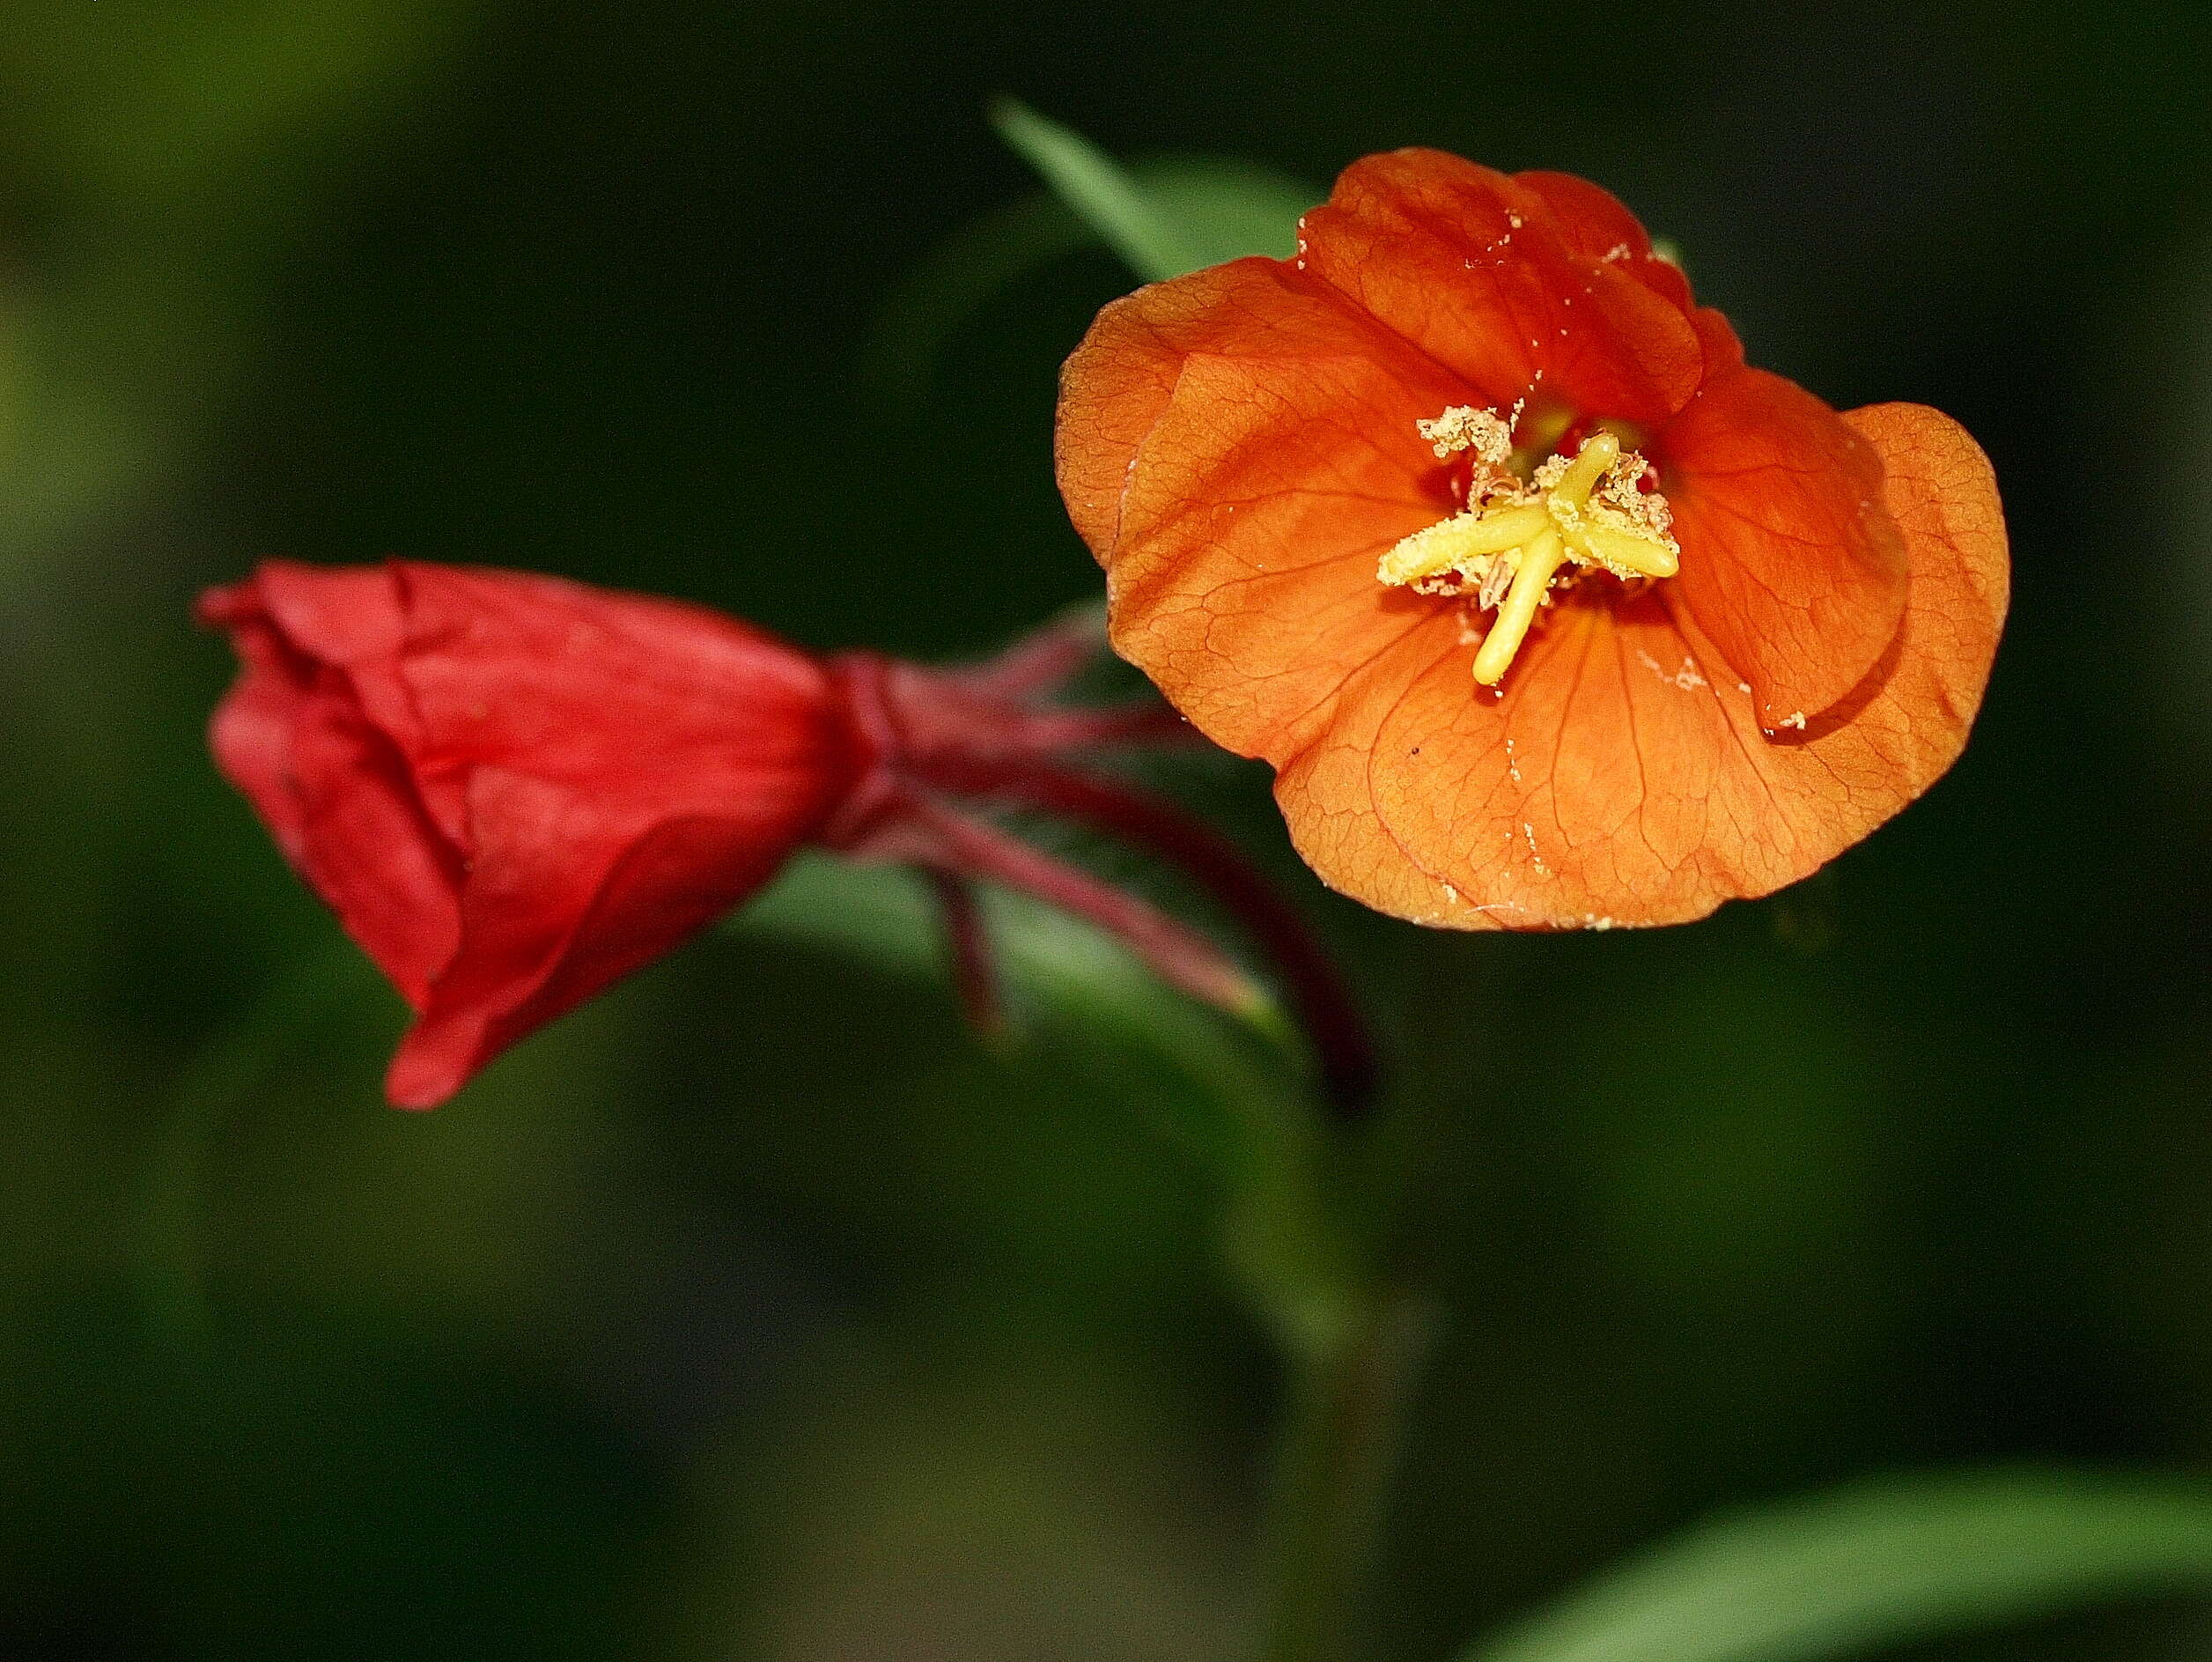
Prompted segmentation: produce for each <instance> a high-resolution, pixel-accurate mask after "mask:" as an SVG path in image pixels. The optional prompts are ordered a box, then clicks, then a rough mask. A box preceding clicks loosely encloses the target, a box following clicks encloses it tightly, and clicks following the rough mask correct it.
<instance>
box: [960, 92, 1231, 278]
mask: <svg viewBox="0 0 2212 1662" xmlns="http://www.w3.org/2000/svg"><path fill="white" fill-rule="evenodd" d="M991 122H992V126H994V127H996V128H997V129H999V137H1001V138H1003V139H1005V140H1006V143H1007V144H1010V145H1012V146H1013V147H1014V150H1016V151H1019V152H1020V153H1021V158H1022V159H1023V160H1025V161H1027V162H1028V163H1029V166H1032V167H1034V168H1036V170H1037V172H1039V173H1040V174H1043V175H1044V182H1045V183H1046V184H1048V185H1050V186H1051V187H1052V189H1053V191H1054V193H1055V194H1056V195H1058V197H1059V198H1060V200H1061V201H1063V202H1065V203H1067V205H1068V206H1069V207H1071V208H1073V210H1074V211H1075V212H1076V214H1077V215H1078V216H1079V217H1080V218H1081V219H1082V220H1083V222H1084V223H1085V224H1087V225H1089V226H1090V227H1091V228H1092V229H1093V230H1095V231H1096V232H1097V233H1098V234H1099V235H1100V236H1102V237H1103V238H1104V239H1105V240H1106V245H1107V246H1108V247H1110V248H1112V249H1113V251H1114V252H1115V253H1116V254H1118V255H1121V257H1122V258H1123V259H1124V261H1126V262H1128V264H1129V268H1130V269H1131V270H1133V271H1135V272H1136V273H1137V275H1138V276H1139V277H1145V278H1147V280H1150V281H1154V282H1156V281H1158V280H1159V279H1160V278H1161V277H1174V276H1176V275H1177V274H1178V273H1181V272H1183V271H1191V270H1197V269H1198V267H1197V264H1196V255H1195V252H1194V250H1193V249H1192V248H1191V246H1190V245H1189V244H1188V243H1187V242H1185V241H1184V240H1183V235H1182V233H1181V232H1180V231H1179V230H1178V229H1177V228H1176V225H1174V224H1173V223H1172V222H1170V221H1169V218H1167V216H1166V215H1164V214H1163V213H1161V211H1160V207H1159V204H1158V203H1155V202H1154V201H1153V200H1152V199H1151V198H1150V197H1149V196H1147V195H1146V194H1145V192H1144V191H1143V190H1142V189H1141V188H1139V186H1138V184H1137V182H1136V181H1134V180H1133V179H1132V178H1130V176H1129V175H1128V174H1126V173H1124V172H1123V171H1122V169H1121V166H1120V165H1119V164H1118V163H1117V162H1116V161H1115V160H1114V159H1112V158H1111V157H1110V156H1108V155H1107V154H1106V152H1105V151H1102V150H1101V149H1099V148H1098V146H1097V145H1095V144H1092V143H1091V142H1090V140H1088V138H1085V137H1083V136H1082V135H1081V134H1080V133H1078V132H1076V131H1075V130H1074V129H1073V128H1068V127H1063V126H1061V125H1060V124H1059V123H1058V122H1049V121H1047V120H1045V119H1044V117H1043V116H1042V115H1040V114H1037V113H1036V111H1035V110H1033V109H1031V108H1030V107H1029V106H1028V105H1026V104H1021V103H1017V102H1016V101H1015V100H1013V99H1010V98H1008V99H1000V100H999V101H998V102H997V103H996V104H994V105H993V106H992V111H991Z"/></svg>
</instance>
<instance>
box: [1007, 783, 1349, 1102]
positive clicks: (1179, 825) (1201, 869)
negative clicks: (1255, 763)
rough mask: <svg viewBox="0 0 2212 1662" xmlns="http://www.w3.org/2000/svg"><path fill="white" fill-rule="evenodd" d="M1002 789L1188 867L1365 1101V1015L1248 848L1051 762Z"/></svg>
mask: <svg viewBox="0 0 2212 1662" xmlns="http://www.w3.org/2000/svg"><path fill="white" fill-rule="evenodd" d="M1004 788H1005V789H1006V791H1007V792H1008V793H1010V794H1014V795H1015V796H1017V797H1019V798H1020V799H1021V801H1025V802H1027V803H1029V805H1031V806H1033V807H1036V808H1041V809H1046V810H1047V811H1049V812H1051V813H1057V814H1062V815H1065V816H1067V817H1068V818H1071V819H1076V820H1080V821H1082V822H1083V823H1084V824H1089V825H1095V826H1096V827H1098V828H1099V829H1100V830H1102V831H1108V832H1110V833H1112V834H1113V835H1115V836H1117V837H1119V838H1122V839H1123V840H1124V841H1126V842H1130V843H1133V844H1135V845H1137V846H1139V847H1141V848H1144V849H1146V850H1147V851H1149V852H1150V853H1154V854H1156V855H1158V856H1159V857H1160V858H1161V859H1163V860H1166V861H1170V862H1172V863H1173V864H1175V865H1176V866H1179V867H1181V868H1183V870H1184V871H1186V872H1188V873H1189V874H1190V875H1191V877H1192V878H1193V879H1195V880H1196V881H1197V882H1198V883H1199V884H1200V885H1202V886H1203V887H1204V888H1205V889H1206V891H1207V892H1208V893H1210V894H1211V895H1213V897H1214V898H1215V900H1217V901H1218V902H1220V905H1222V907H1223V908H1224V909H1225V910H1227V911H1228V912H1229V914H1230V915H1231V916H1233V917H1234V918H1235V919H1236V920H1237V921H1238V922H1239V923H1240V924H1241V925H1242V926H1243V927H1244V929H1245V931H1246V932H1247V933H1248V934H1250V936H1251V938H1252V940H1253V942H1254V943H1255V944H1256V945H1257V946H1258V947H1259V948H1260V949H1261V950H1262V951H1263V952H1265V954H1266V955H1267V956H1268V957H1269V958H1270V959H1271V960H1272V962H1273V963H1274V964H1275V965H1276V967H1277V969H1278V970H1279V971H1280V972H1281V974H1282V977H1283V985H1284V986H1285V988H1286V990H1287V992H1288V993H1289V994H1290V1000H1291V1005H1292V1008H1293V1009H1294V1012H1295V1013H1296V1015H1297V1017H1298V1020H1299V1023H1300V1025H1301V1026H1302V1027H1303V1028H1304V1030H1305V1031H1306V1034H1307V1037H1308V1038H1309V1039H1310V1040H1311V1042H1312V1044H1313V1047H1314V1053H1315V1056H1316V1059H1317V1060H1319V1062H1320V1064H1321V1071H1322V1077H1323V1079H1324V1082H1325V1083H1326V1085H1327V1087H1328V1090H1329V1094H1330V1096H1331V1098H1332V1099H1333V1100H1334V1101H1335V1102H1336V1103H1337V1104H1338V1106H1339V1107H1340V1108H1341V1109H1343V1110H1344V1112H1346V1114H1358V1113H1360V1112H1362V1111H1363V1110H1364V1109H1365V1107H1366V1106H1367V1104H1368V1098H1369V1097H1371V1096H1372V1095H1373V1093H1374V1090H1375V1074H1376V1064H1375V1047H1374V1045H1373V1043H1372V1041H1371V1040H1370V1039H1369V1038H1368V1025H1367V1022H1366V1019H1365V1018H1364V1017H1363V1016H1361V1015H1360V1008H1359V1005H1358V1003H1357V1002H1356V1001H1354V1000H1353V996H1352V992H1351V989H1350V988H1349V987H1348V986H1346V983H1345V980H1344V978H1343V977H1342V976H1340V975H1339V974H1338V972H1337V968H1336V965H1335V964H1334V963H1333V962H1332V961H1331V958H1330V957H1329V955H1328V953H1327V952H1326V951H1325V950H1324V949H1323V948H1322V945H1321V943H1320V942H1319V941H1317V940H1316V939H1315V937H1314V934H1313V931H1312V929H1311V928H1310V927H1309V926H1308V925H1307V923H1306V920H1305V919H1304V918H1302V917H1301V916H1300V914H1299V913H1298V912H1296V911H1295V910H1294V908H1293V907H1292V906H1291V905H1289V903H1288V902H1287V901H1285V900H1284V899H1283V898H1282V897H1281V896H1280V895H1279V894H1277V893H1276V892H1275V890H1274V888H1273V886H1272V884H1271V883H1269V882H1268V881H1267V879H1266V878H1265V877H1264V876H1263V875H1260V873H1259V872H1258V871H1257V870H1255V869H1254V868H1253V867H1252V865H1251V862H1250V861H1249V860H1248V859H1247V858H1246V857H1245V854H1244V852H1243V850H1242V849H1241V848H1239V847H1238V846H1236V845H1235V843H1233V842H1231V841H1230V840H1229V839H1228V838H1226V837H1224V836H1222V835H1221V834H1220V832H1219V831H1215V830H1214V829H1213V827H1212V826H1210V825H1208V824H1206V823H1205V822H1204V821H1202V820H1200V819H1198V818H1196V817H1195V816H1191V815H1190V814H1187V813H1185V812H1184V811H1183V809H1179V808H1177V807H1176V806H1175V805H1174V804H1173V803H1170V802H1166V801H1161V799H1159V798H1158V797H1155V796H1150V795H1147V794H1145V793H1144V792H1142V791H1139V790H1136V789H1133V788H1132V787H1129V786H1125V785H1123V784H1121V783H1119V782H1118V781H1116V780H1110V779H1102V778H1099V777H1098V776H1096V775H1095V774H1091V773H1085V772H1077V771H1076V770H1074V769H1073V768H1067V767H1063V766H1060V765H1057V764H1054V763H1051V762H1046V761H1037V762H1034V763H1031V764H1029V765H1025V766H1022V767H1021V768H1018V769H1015V770H1012V771H1011V772H1009V773H1008V775H1007V777H1006V780H1005V787H1004Z"/></svg>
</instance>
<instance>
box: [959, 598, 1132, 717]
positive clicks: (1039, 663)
mask: <svg viewBox="0 0 2212 1662" xmlns="http://www.w3.org/2000/svg"><path fill="white" fill-rule="evenodd" d="M1105 646H1106V614H1105V611H1104V610H1103V609H1102V608H1100V607H1097V606H1080V607H1077V608H1076V609H1073V610H1072V611H1066V612H1063V613H1062V614H1061V615H1060V616H1059V617H1056V618H1054V619H1053V620H1052V621H1051V623H1048V624H1045V625H1044V626H1043V628H1041V629H1035V630H1032V631H1030V632H1029V633H1028V634H1027V635H1024V636H1023V637H1022V638H1021V639H1020V640H1017V641H1015V642H1014V645H1013V646H1009V647H1007V648H1006V650H1005V651H1004V652H1002V653H1000V654H998V655H997V656H996V657H992V658H986V659H984V661H982V662H981V663H973V664H967V665H964V666H962V667H961V668H956V669H944V670H939V671H937V672H936V673H938V674H940V675H942V676H946V677H947V679H949V680H953V681H957V682H958V683H960V684H961V685H962V687H963V688H964V689H966V690H967V691H970V692H973V693H978V694H981V695H983V696H984V697H986V698H1016V699H1018V698H1029V697H1030V696H1031V695H1033V694H1036V693H1040V692H1051V691H1056V690H1057V689H1058V687H1059V686H1060V684H1061V683H1063V682H1065V681H1066V680H1067V678H1068V677H1069V676H1073V674H1074V673H1075V672H1076V671H1077V670H1079V669H1080V668H1083V666H1084V665H1085V664H1088V662H1090V661H1091V660H1092V659H1094V658H1095V657H1097V656H1098V654H1100V653H1101V652H1102V651H1103V650H1104V649H1105Z"/></svg>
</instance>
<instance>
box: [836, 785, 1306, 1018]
mask: <svg viewBox="0 0 2212 1662" xmlns="http://www.w3.org/2000/svg"><path fill="white" fill-rule="evenodd" d="M903 809H904V811H903V813H902V814H901V815H900V816H898V819H897V821H896V829H894V830H891V831H889V835H888V838H887V840H886V841H885V842H884V843H883V844H881V845H880V846H872V847H869V848H868V849H867V852H869V853H877V854H878V855H879V857H881V856H884V855H888V856H889V857H892V858H898V859H906V860H918V861H919V862H920V863H923V864H925V865H928V866H932V867H935V868H947V867H949V868H951V869H953V870H955V871H957V872H960V873H962V875H966V876H970V877H979V878H982V879H984V881H986V882H989V883H998V884H999V885H1000V886H1002V887H1004V888H1007V889H1012V890H1014V891H1015V892H1017V893H1019V894H1025V895H1029V896H1032V897H1035V898H1036V899H1039V900H1042V901H1043V902H1045V903H1046V904H1047V905H1053V906H1058V908H1059V909H1060V910H1061V911H1063V912H1073V914H1074V915H1075V916H1077V917H1079V918H1082V919H1086V920H1088V921H1090V922H1092V923H1095V924H1096V925H1097V926H1098V927H1100V928H1101V929H1102V930H1104V931H1105V932H1106V933H1107V934H1110V935H1112V936H1113V937H1114V938H1115V939H1116V940H1117V941H1120V942H1124V944H1126V945H1127V946H1128V947H1129V948H1130V949H1131V950H1132V951H1133V952H1135V953H1136V954H1137V956H1138V957H1140V958H1142V959H1143V960H1144V961H1145V962H1146V963H1147V964H1149V965H1151V966H1152V969H1153V971H1154V973H1155V974H1157V975H1158V976H1159V977H1160V978H1161V979H1162V980H1165V981H1167V982H1168V983H1169V985H1171V986H1178V987H1181V988H1182V989H1183V991H1184V992H1186V993H1188V994H1191V996H1192V997H1193V998H1198V999H1203V1000H1205V1001H1206V1002H1207V1003H1209V1004H1213V1005H1218V1006H1219V1007H1220V1008H1223V1009H1225V1010H1228V1011H1230V1012H1232V1013H1235V1014H1239V1015H1242V1014H1244V1013H1246V1012H1249V1011H1250V1010H1251V1009H1252V1008H1254V1007H1255V1006H1256V1005H1257V1004H1259V1003H1261V1002H1263V1001H1264V995H1263V994H1261V992H1260V990H1259V988H1258V987H1257V986H1255V985H1254V984H1253V982H1252V979H1251V978H1250V976H1248V975H1246V974H1245V973H1244V971H1242V969H1240V968H1239V967H1238V966H1237V964H1235V961H1234V960H1232V959H1231V958H1230V957H1228V954H1227V953H1225V952H1223V951H1222V950H1221V949H1220V948H1219V947H1217V946H1215V945H1214V944H1213V942H1211V941H1209V940H1207V939H1206V937H1205V936H1204V935H1203V934H1199V933H1198V931H1197V930H1196V929H1193V928H1191V927H1189V926H1188V925H1185V924H1181V923H1178V922H1176V920H1174V919H1173V918H1170V917H1169V916H1168V914H1167V913H1166V912H1161V911H1160V910H1159V909H1158V908H1157V907H1154V906H1152V905H1147V903H1146V902H1144V901H1142V900H1139V899H1138V898H1137V897H1135V896H1133V895H1128V894H1124V893H1123V892H1122V891H1121V890H1118V889H1117V888H1115V887H1114V886H1113V885H1112V884H1110V883H1105V882H1102V880H1100V879H1099V878H1096V877H1094V876H1092V875H1090V874H1089V873H1088V872H1087V871H1083V870H1081V869H1080V868H1076V867H1074V866H1071V865H1068V864H1067V863H1066V862H1065V861H1059V860H1055V859H1054V858H1053V857H1052V856H1051V855H1050V854H1046V853H1039V852H1038V851H1037V850H1036V849H1034V848H1032V847H1030V846H1029V844H1027V843H1025V842H1022V841H1021V840H1019V839H1018V838H1013V837H1009V836H1007V835H1006V833H1005V832H1004V831H999V830H998V829H996V828H995V827H993V826H990V825H986V824H983V823H982V822H981V821H980V820H973V819H970V818H969V817H967V816H965V815H963V814H958V813H955V812H954V811H953V810H952V809H947V808H944V807H941V806H940V805H939V804H938V803H936V802H933V801H930V800H929V799H928V798H926V797H925V796H920V795H915V796H913V797H911V799H909V801H907V802H905V803H904V804H903Z"/></svg>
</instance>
